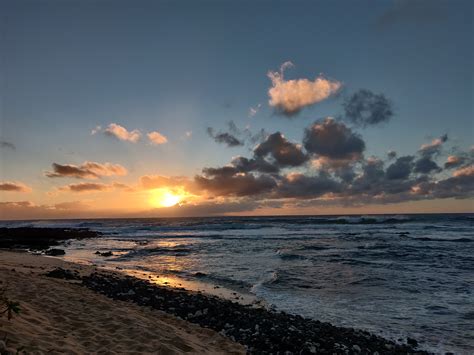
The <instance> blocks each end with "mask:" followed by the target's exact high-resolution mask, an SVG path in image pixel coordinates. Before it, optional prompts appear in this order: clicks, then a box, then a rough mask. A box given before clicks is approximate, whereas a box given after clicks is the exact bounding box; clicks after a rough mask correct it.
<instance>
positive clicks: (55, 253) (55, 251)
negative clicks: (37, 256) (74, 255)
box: [44, 249, 66, 256]
mask: <svg viewBox="0 0 474 355" xmlns="http://www.w3.org/2000/svg"><path fill="white" fill-rule="evenodd" d="M44 253H45V254H46V255H50V256H58V255H65V254H66V252H65V251H64V250H63V249H48V250H46V251H45V252H44Z"/></svg>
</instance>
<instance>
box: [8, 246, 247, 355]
mask: <svg viewBox="0 0 474 355" xmlns="http://www.w3.org/2000/svg"><path fill="white" fill-rule="evenodd" d="M57 267H63V268H67V269H68V270H75V271H78V272H79V273H80V274H89V273H91V272H93V271H94V268H93V267H88V266H83V265H77V264H71V263H66V262H64V261H62V260H60V259H55V258H51V257H45V256H36V255H31V254H27V253H19V252H7V251H0V281H1V282H2V286H7V295H8V297H9V298H11V299H12V300H15V301H18V302H20V308H21V311H20V314H19V315H18V316H15V317H14V318H13V319H12V320H10V321H8V320H7V319H6V317H2V318H0V335H1V338H2V339H3V338H5V337H6V346H7V348H9V349H10V350H11V351H16V350H17V349H23V350H22V353H28V354H42V353H51V354H64V353H67V354H93V353H98V354H124V353H127V354H144V353H155V354H156V353H158V354H181V353H195V354H219V353H220V354H224V353H225V354H243V353H245V349H244V347H243V346H242V345H240V344H237V343H234V342H232V341H230V340H229V339H227V338H225V337H223V336H222V335H220V334H218V333H216V332H215V331H212V330H210V329H205V328H202V327H199V326H197V325H194V324H191V323H189V322H186V321H183V320H180V319H178V318H176V317H173V316H171V315H168V314H166V313H164V312H161V311H159V310H155V309H151V308H149V307H141V306H138V305H136V304H133V303H130V302H124V301H118V300H112V299H110V298H107V297H106V296H104V295H101V294H98V293H96V292H93V291H91V290H89V289H87V288H85V287H82V286H81V285H79V284H78V282H77V281H67V280H60V279H55V278H50V277H47V276H44V274H45V273H46V272H48V271H51V270H52V269H55V268H57ZM0 345H1V343H0ZM3 353H4V351H3V350H2V354H3Z"/></svg>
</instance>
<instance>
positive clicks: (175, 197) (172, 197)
mask: <svg viewBox="0 0 474 355" xmlns="http://www.w3.org/2000/svg"><path fill="white" fill-rule="evenodd" d="M182 199H183V195H182V194H180V193H178V192H176V191H172V190H170V189H168V188H161V189H155V190H153V192H152V197H151V201H150V202H151V204H152V205H153V206H155V207H173V206H175V205H177V204H178V203H180V202H181V201H182Z"/></svg>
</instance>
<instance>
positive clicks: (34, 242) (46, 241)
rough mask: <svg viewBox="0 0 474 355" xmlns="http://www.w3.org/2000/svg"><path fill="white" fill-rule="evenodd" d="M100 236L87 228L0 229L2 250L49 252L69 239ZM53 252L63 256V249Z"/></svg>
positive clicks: (51, 253)
mask: <svg viewBox="0 0 474 355" xmlns="http://www.w3.org/2000/svg"><path fill="white" fill-rule="evenodd" d="M100 236H101V234H100V233H98V232H94V231H91V230H89V229H87V228H74V229H69V228H37V227H17V228H5V227H3V228H0V248H1V249H30V250H41V251H47V250H48V249H49V248H51V247H53V246H58V245H61V244H62V243H64V242H65V241H67V240H69V239H85V238H97V237H100ZM53 250H55V251H52V252H50V255H61V253H60V252H59V250H61V249H53ZM46 253H47V252H46ZM47 254H48V253H47ZM62 254H64V253H62Z"/></svg>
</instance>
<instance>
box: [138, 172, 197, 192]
mask: <svg viewBox="0 0 474 355" xmlns="http://www.w3.org/2000/svg"><path fill="white" fill-rule="evenodd" d="M140 185H141V186H142V187H143V188H144V189H146V190H152V189H159V188H163V187H177V186H183V187H186V188H187V189H192V181H191V180H190V179H189V178H188V177H185V176H163V175H144V176H142V177H140Z"/></svg>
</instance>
